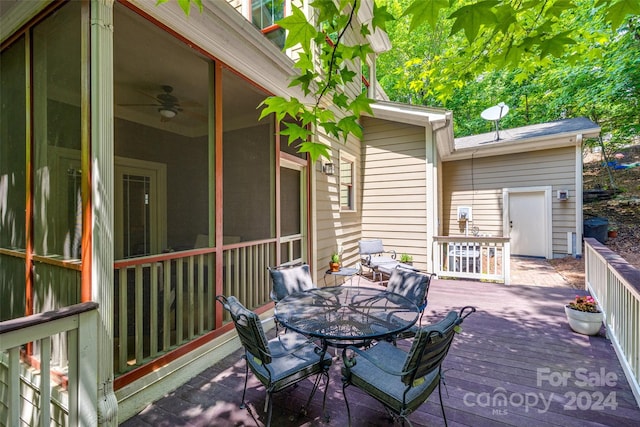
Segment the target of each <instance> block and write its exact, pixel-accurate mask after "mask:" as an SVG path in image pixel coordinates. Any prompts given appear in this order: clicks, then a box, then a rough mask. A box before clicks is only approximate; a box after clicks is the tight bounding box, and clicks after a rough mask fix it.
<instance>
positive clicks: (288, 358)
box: [216, 295, 331, 426]
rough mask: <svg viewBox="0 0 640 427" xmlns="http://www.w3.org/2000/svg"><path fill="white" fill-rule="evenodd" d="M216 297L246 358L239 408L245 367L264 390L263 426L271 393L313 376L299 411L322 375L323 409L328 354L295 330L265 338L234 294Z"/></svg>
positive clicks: (243, 396)
mask: <svg viewBox="0 0 640 427" xmlns="http://www.w3.org/2000/svg"><path fill="white" fill-rule="evenodd" d="M216 300H218V302H220V304H222V306H223V307H224V309H225V310H227V311H228V312H229V314H230V315H231V319H232V320H233V323H234V324H235V327H236V331H237V332H238V336H239V337H240V341H241V342H242V345H243V347H244V350H245V354H244V356H243V358H244V359H245V361H246V370H245V378H244V390H243V391H242V403H241V404H240V407H241V408H244V407H245V406H246V405H245V400H244V398H245V395H246V391H247V379H248V377H249V368H251V372H253V374H254V375H255V376H256V377H257V378H258V379H259V380H260V382H261V383H262V384H263V385H264V386H265V388H266V389H267V399H266V402H265V410H266V411H267V421H266V425H267V426H269V425H270V424H271V413H272V406H273V405H272V394H273V393H277V392H278V391H280V390H283V389H285V388H287V387H289V386H291V385H293V384H296V383H298V382H299V381H302V380H304V379H305V378H308V377H310V376H313V375H315V376H316V379H315V382H314V385H313V389H312V391H311V395H310V396H309V399H308V400H307V404H306V405H305V406H304V408H303V412H305V411H306V407H307V406H309V403H310V402H311V399H312V398H313V395H314V394H315V392H316V390H317V389H318V386H319V385H320V381H321V379H322V377H324V378H325V390H324V398H323V401H322V411H323V412H324V407H325V402H326V398H327V386H328V384H329V375H328V372H327V371H328V370H329V366H331V356H330V355H328V354H326V353H325V352H322V351H321V349H320V347H318V346H317V345H316V344H315V343H313V342H312V341H310V340H308V339H307V338H306V337H304V336H303V335H300V334H298V333H295V332H288V333H286V334H280V335H278V336H277V337H276V338H273V339H271V340H267V337H266V336H265V333H264V329H263V328H262V323H261V322H260V318H259V317H258V315H257V314H256V313H254V312H253V311H251V310H248V309H247V308H246V307H244V306H243V305H242V304H241V303H240V302H239V301H238V299H237V298H236V297H233V296H230V297H228V298H226V297H224V296H223V295H218V296H216Z"/></svg>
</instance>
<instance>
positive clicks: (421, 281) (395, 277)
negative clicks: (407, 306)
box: [387, 268, 433, 311]
mask: <svg viewBox="0 0 640 427" xmlns="http://www.w3.org/2000/svg"><path fill="white" fill-rule="evenodd" d="M432 276H433V275H429V274H424V273H421V272H419V271H411V270H405V269H402V268H394V269H393V271H392V272H391V276H390V277H389V282H388V283H387V291H389V292H393V293H396V294H400V295H402V296H403V297H405V298H407V299H409V300H411V301H413V302H414V303H415V304H416V305H417V306H418V308H420V311H423V310H424V309H425V307H426V306H427V294H428V293H429V284H430V283H431V277H432Z"/></svg>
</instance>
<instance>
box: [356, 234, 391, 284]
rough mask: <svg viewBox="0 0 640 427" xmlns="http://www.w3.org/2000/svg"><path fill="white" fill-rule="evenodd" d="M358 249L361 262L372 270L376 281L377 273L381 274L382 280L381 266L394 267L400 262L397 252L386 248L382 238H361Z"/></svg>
mask: <svg viewBox="0 0 640 427" xmlns="http://www.w3.org/2000/svg"><path fill="white" fill-rule="evenodd" d="M358 249H359V253H360V264H361V265H362V267H366V268H368V269H369V270H370V271H371V275H372V278H373V281H374V282H375V281H376V276H377V275H380V280H381V281H382V273H381V272H380V271H379V270H378V267H379V266H381V265H384V266H385V267H386V268H394V267H395V266H396V265H398V264H399V261H397V260H396V252H395V251H394V250H391V251H387V250H385V249H384V245H383V244H382V240H380V239H373V240H360V241H359V242H358ZM385 254H389V255H385Z"/></svg>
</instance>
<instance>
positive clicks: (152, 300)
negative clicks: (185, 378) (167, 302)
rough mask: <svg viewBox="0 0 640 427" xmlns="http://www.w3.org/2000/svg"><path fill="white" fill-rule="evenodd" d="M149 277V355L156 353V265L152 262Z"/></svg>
mask: <svg viewBox="0 0 640 427" xmlns="http://www.w3.org/2000/svg"><path fill="white" fill-rule="evenodd" d="M149 269H150V270H151V272H150V273H151V274H150V276H151V278H150V283H149V293H150V295H149V350H150V355H151V357H156V355H157V354H158V332H159V331H158V314H159V310H158V308H159V306H158V285H159V283H158V282H159V280H158V265H157V264H156V263H155V262H152V263H151V264H150V265H149Z"/></svg>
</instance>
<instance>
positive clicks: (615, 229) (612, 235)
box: [609, 226, 618, 239]
mask: <svg viewBox="0 0 640 427" xmlns="http://www.w3.org/2000/svg"><path fill="white" fill-rule="evenodd" d="M616 237H618V227H616V226H611V227H609V238H610V239H615V238H616Z"/></svg>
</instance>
